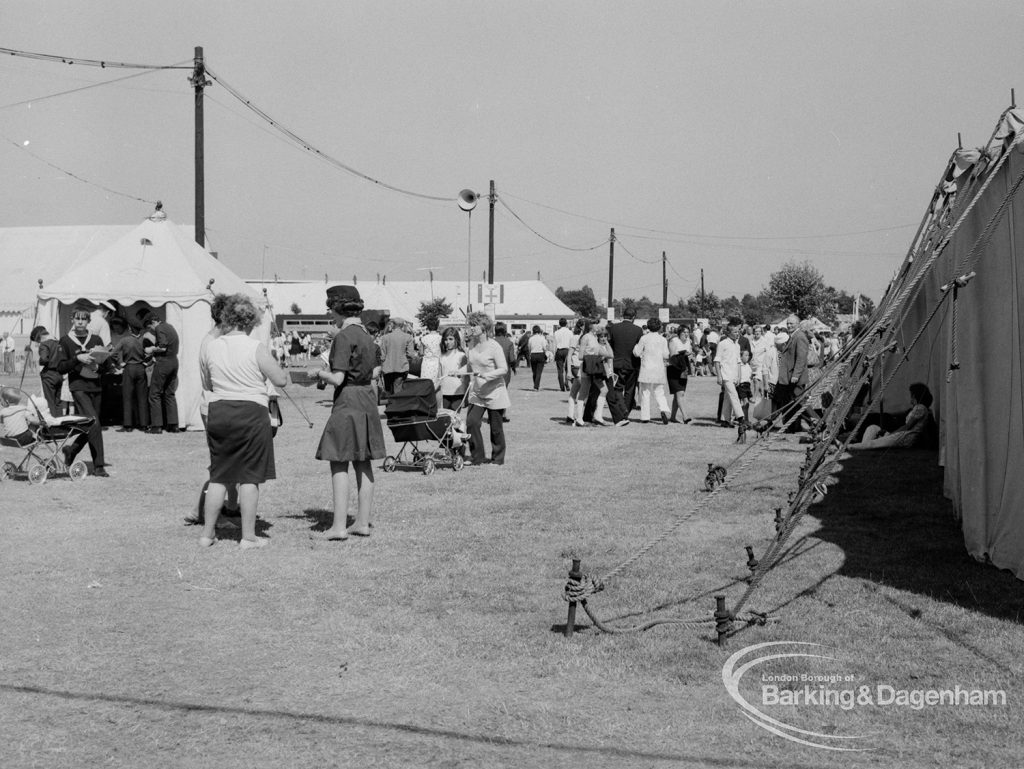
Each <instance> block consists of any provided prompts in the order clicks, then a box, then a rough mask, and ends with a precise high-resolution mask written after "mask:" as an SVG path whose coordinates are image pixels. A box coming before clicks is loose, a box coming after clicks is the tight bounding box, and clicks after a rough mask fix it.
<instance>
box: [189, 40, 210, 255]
mask: <svg viewBox="0 0 1024 769" xmlns="http://www.w3.org/2000/svg"><path fill="white" fill-rule="evenodd" d="M193 64H194V66H193V69H192V77H190V78H189V82H190V83H192V87H193V88H194V89H195V92H196V101H195V112H196V153H195V161H196V165H195V171H196V193H195V199H196V221H195V230H196V236H195V237H196V243H198V244H199V245H200V246H202V247H203V248H206V178H205V174H204V171H203V89H204V88H205V87H206V86H208V85H213V83H212V82H211V81H209V80H207V79H206V65H205V64H204V63H203V49H202V47H201V46H196V52H195V59H194V60H193Z"/></svg>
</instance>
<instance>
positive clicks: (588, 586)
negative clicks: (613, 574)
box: [562, 574, 604, 602]
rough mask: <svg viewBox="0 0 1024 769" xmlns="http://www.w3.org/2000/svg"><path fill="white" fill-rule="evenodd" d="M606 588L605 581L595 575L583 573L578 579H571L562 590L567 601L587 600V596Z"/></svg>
mask: <svg viewBox="0 0 1024 769" xmlns="http://www.w3.org/2000/svg"><path fill="white" fill-rule="evenodd" d="M602 590H604V583H603V582H601V581H600V580H598V579H596V578H595V577H591V576H588V575H586V574H581V575H580V577H579V578H578V579H571V578H570V579H569V581H568V582H566V583H565V589H564V590H563V591H562V598H563V599H564V600H566V601H569V602H572V601H585V600H587V596H591V595H594V594H595V593H600V592H601V591H602Z"/></svg>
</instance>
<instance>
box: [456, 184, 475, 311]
mask: <svg viewBox="0 0 1024 769" xmlns="http://www.w3.org/2000/svg"><path fill="white" fill-rule="evenodd" d="M478 197H479V196H478V195H477V194H476V193H475V192H473V190H469V189H467V190H462V191H461V192H460V193H459V197H458V203H459V208H461V209H462V210H463V211H465V212H466V229H467V233H466V317H469V311H470V309H471V308H472V306H473V304H472V302H471V301H470V283H472V281H473V258H472V256H473V209H474V208H476V199H477V198H478Z"/></svg>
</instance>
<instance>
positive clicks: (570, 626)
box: [565, 558, 583, 638]
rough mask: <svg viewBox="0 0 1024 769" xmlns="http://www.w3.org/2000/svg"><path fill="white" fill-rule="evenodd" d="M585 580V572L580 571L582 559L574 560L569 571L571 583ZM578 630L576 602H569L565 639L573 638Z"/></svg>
mask: <svg viewBox="0 0 1024 769" xmlns="http://www.w3.org/2000/svg"><path fill="white" fill-rule="evenodd" d="M581 579H583V572H582V571H580V559H579V558H573V559H572V569H570V571H569V581H570V582H579V581H580V580H581ZM575 630H576V601H569V612H568V614H567V616H566V618H565V637H566V638H572V634H573V633H574V632H575Z"/></svg>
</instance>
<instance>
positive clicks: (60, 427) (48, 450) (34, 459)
mask: <svg viewBox="0 0 1024 769" xmlns="http://www.w3.org/2000/svg"><path fill="white" fill-rule="evenodd" d="M18 393H19V394H20V395H21V402H22V403H24V404H25V405H26V407H27V408H28V409H29V411H31V412H34V413H35V416H36V418H37V420H38V422H39V424H37V425H32V426H31V428H30V429H31V431H32V439H31V441H30V442H28V443H24V444H22V443H19V442H18V441H16V440H14V439H13V438H11V437H0V445H3V446H6V447H8V448H12V449H20V450H22V451H24V452H25V454H24V455H23V456H22V458H21V461H20V462H17V463H15V462H10V461H7V462H4V463H3V465H2V466H0V480H7V479H12V480H14V479H23V478H28V480H29V483H37V484H38V483H45V482H46V480H47V478H53V477H56V476H60V475H66V476H68V477H69V478H70V479H71V480H73V481H80V480H82V478H84V477H85V476H86V475H87V474H88V468H87V467H86V466H85V462H83V461H82V460H80V459H79V460H76V461H74V462H72V463H71V464H70V465H68V464H66V463H65V462H64V454H63V452H62V449H63V448H64V447H66V446H69V445H70V444H71V443H73V442H74V440H75V439H76V438H78V437H79V436H81V435H85V434H86V433H87V432H88V430H89V428H90V427H92V423H93V421H94V420H93V418H92V417H86V416H66V417H56V418H55V417H52V416H50V414H49V412H44V411H43V410H42V409H41V408H40V407H39V404H38V403H37V402H36V400H35V399H34V398H32V397H31V396H30V395H29V394H28V393H26V392H24V391H23V390H18Z"/></svg>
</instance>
